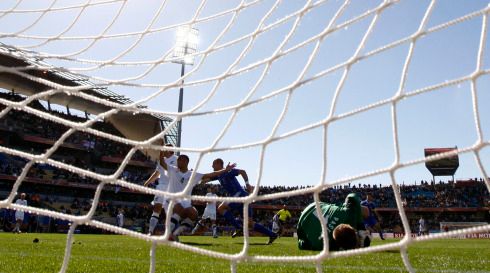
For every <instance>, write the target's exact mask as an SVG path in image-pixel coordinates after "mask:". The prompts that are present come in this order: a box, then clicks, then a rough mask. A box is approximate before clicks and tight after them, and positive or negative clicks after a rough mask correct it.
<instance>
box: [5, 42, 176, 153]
mask: <svg viewBox="0 0 490 273" xmlns="http://www.w3.org/2000/svg"><path fill="white" fill-rule="evenodd" d="M0 66H4V67H16V68H22V71H23V72H24V73H27V74H29V75H32V76H35V77H37V78H42V79H44V80H47V81H49V82H53V83H57V84H60V85H65V86H73V87H76V86H90V88H87V89H82V90H80V92H83V93H85V94H88V95H91V96H94V97H97V98H101V99H104V100H107V101H110V102H113V103H117V104H121V105H125V104H130V103H133V101H132V100H131V99H129V98H127V97H125V96H123V95H120V94H117V93H114V92H113V91H111V90H109V89H108V88H107V87H104V86H98V85H97V84H95V83H93V82H92V81H90V77H88V76H84V75H80V74H75V73H72V72H69V71H67V70H65V69H63V68H60V67H55V66H53V65H50V64H48V63H46V62H45V61H43V58H42V56H40V55H39V54H38V53H36V52H34V51H27V50H21V49H18V48H16V47H13V46H9V45H6V44H4V43H1V42H0ZM23 67H25V69H23ZM0 88H5V89H8V90H14V91H15V92H16V93H20V94H23V95H26V96H31V95H34V94H37V93H39V92H42V91H46V90H49V89H52V88H51V87H49V86H47V85H45V84H42V83H39V82H36V81H33V80H30V79H28V78H26V77H23V76H20V75H17V74H13V73H9V72H5V71H4V72H0ZM46 100H49V102H50V103H56V104H60V105H65V106H68V107H70V108H73V109H78V110H80V111H82V112H86V113H90V114H95V115H97V114H100V113H102V112H106V111H108V110H110V109H111V108H110V107H109V106H106V105H103V104H100V103H96V102H93V101H89V100H87V99H84V98H81V97H78V96H69V95H67V94H66V93H58V94H55V95H52V96H50V97H49V98H47V99H46ZM138 107H140V108H146V106H144V105H140V106H138ZM108 121H109V122H111V123H112V124H113V125H114V126H115V127H116V128H117V129H118V130H119V131H121V133H122V134H123V135H124V136H125V137H127V138H130V139H133V140H146V139H148V138H150V137H152V136H154V135H155V134H157V133H158V132H161V130H162V129H163V128H165V127H166V126H168V125H169V124H170V123H171V122H172V119H171V118H169V117H166V116H163V115H157V114H137V115H133V113H130V112H126V111H119V112H118V113H116V114H114V115H112V116H111V117H110V118H108ZM166 140H167V143H171V144H174V145H175V144H176V142H177V141H176V140H177V129H176V128H172V129H171V131H170V133H169V134H167V135H166ZM152 157H153V156H152Z"/></svg>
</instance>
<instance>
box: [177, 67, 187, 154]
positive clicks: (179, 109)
mask: <svg viewBox="0 0 490 273" xmlns="http://www.w3.org/2000/svg"><path fill="white" fill-rule="evenodd" d="M184 74H185V63H182V68H181V69H180V77H181V78H182V85H181V86H180V91H179V108H178V109H177V111H178V112H179V113H182V106H183V104H184V79H183V77H184ZM177 126H178V127H177V130H178V132H177V147H179V148H180V145H181V140H182V119H180V120H179V123H178V125H177ZM177 154H178V155H180V152H177Z"/></svg>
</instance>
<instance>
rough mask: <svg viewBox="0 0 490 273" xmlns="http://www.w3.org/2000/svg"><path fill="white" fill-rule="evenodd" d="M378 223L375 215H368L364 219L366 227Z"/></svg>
mask: <svg viewBox="0 0 490 273" xmlns="http://www.w3.org/2000/svg"><path fill="white" fill-rule="evenodd" d="M377 223H378V220H377V219H376V217H373V216H369V217H368V218H367V219H365V220H364V226H366V227H373V226H375V225H376V224H377Z"/></svg>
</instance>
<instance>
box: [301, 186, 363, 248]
mask: <svg viewBox="0 0 490 273" xmlns="http://www.w3.org/2000/svg"><path fill="white" fill-rule="evenodd" d="M319 205H320V209H321V211H322V213H323V217H325V222H326V223H327V231H328V242H329V246H328V247H329V250H330V251H335V250H341V249H344V250H345V249H353V248H357V247H367V246H369V245H370V243H371V238H370V236H369V232H367V231H366V230H365V227H364V222H363V217H366V216H367V215H368V211H365V208H366V207H361V202H360V198H359V196H358V195H357V194H355V193H351V194H349V195H347V197H346V198H345V201H344V204H342V205H340V206H337V205H334V204H328V203H323V202H320V204H319ZM297 229H298V247H299V249H306V250H322V249H323V237H322V227H321V225H320V220H319V219H318V216H317V212H316V207H315V203H312V204H310V205H308V206H307V207H306V208H305V209H304V210H303V212H301V216H300V217H299V220H298V227H297Z"/></svg>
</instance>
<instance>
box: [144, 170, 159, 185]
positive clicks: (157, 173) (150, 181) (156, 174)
mask: <svg viewBox="0 0 490 273" xmlns="http://www.w3.org/2000/svg"><path fill="white" fill-rule="evenodd" d="M159 174H160V173H159V172H158V171H154V172H153V174H152V175H151V176H150V177H149V178H148V179H147V180H146V181H145V183H144V184H143V186H145V187H147V186H148V185H149V184H151V183H153V182H155V180H156V179H157V178H158V175H159Z"/></svg>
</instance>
